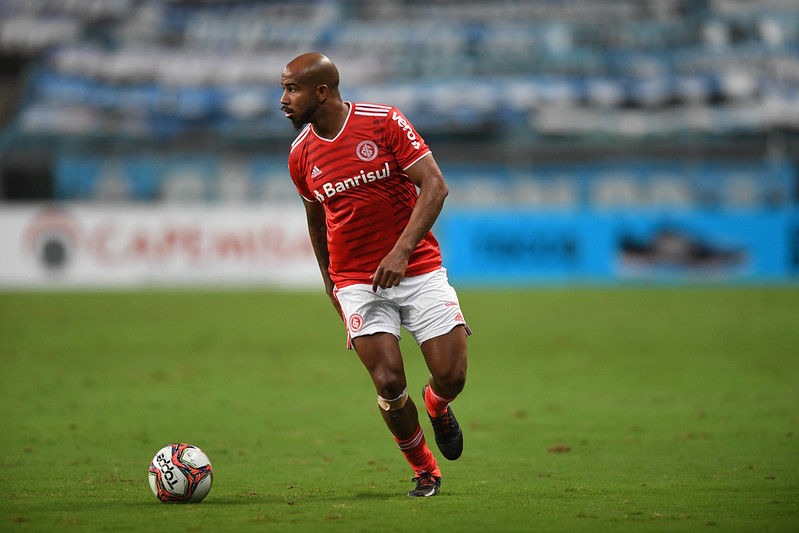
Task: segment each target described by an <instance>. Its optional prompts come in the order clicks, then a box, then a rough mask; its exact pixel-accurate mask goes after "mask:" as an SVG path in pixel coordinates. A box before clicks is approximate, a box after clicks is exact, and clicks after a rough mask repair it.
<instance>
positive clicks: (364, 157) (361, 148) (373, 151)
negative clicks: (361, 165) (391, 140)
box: [355, 141, 377, 161]
mask: <svg viewBox="0 0 799 533" xmlns="http://www.w3.org/2000/svg"><path fill="white" fill-rule="evenodd" d="M355 154H356V155H357V156H358V158H359V159H360V160H361V161H371V160H373V159H374V158H375V157H377V145H376V144H375V143H374V142H372V141H361V142H360V143H359V144H358V148H356V149H355Z"/></svg>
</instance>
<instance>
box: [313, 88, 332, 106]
mask: <svg viewBox="0 0 799 533" xmlns="http://www.w3.org/2000/svg"><path fill="white" fill-rule="evenodd" d="M328 94H330V88H329V87H328V86H327V85H325V84H324V83H323V84H322V85H317V86H316V99H317V100H318V101H319V103H320V104H321V103H324V101H325V100H327V95H328Z"/></svg>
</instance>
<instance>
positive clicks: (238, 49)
mask: <svg viewBox="0 0 799 533" xmlns="http://www.w3.org/2000/svg"><path fill="white" fill-rule="evenodd" d="M308 50H319V51H323V52H325V53H326V54H328V55H329V56H331V57H332V58H334V60H335V61H336V63H337V64H338V65H339V68H340V70H341V71H342V74H343V76H344V79H345V82H346V86H347V87H346V97H347V98H348V99H351V100H354V101H381V102H391V103H393V104H395V105H397V106H399V107H401V108H402V109H403V110H404V111H405V113H406V115H408V117H409V118H410V119H411V120H412V121H413V122H414V124H415V125H416V126H417V128H419V129H420V130H422V131H424V132H425V133H426V135H427V136H428V137H429V138H435V139H436V142H437V145H440V146H441V151H442V153H444V154H454V153H456V152H457V150H461V149H462V148H459V147H458V146H459V143H460V146H461V147H463V146H466V147H467V150H466V151H467V152H471V153H475V150H471V148H473V147H475V146H476V147H479V150H477V152H479V153H480V157H481V158H482V159H486V158H489V159H491V158H494V159H496V160H497V162H504V161H505V160H507V159H508V158H511V159H513V158H516V159H517V160H519V161H521V162H522V163H525V162H528V161H529V159H528V158H532V157H533V156H530V155H529V154H530V153H531V149H530V147H531V146H534V147H535V150H537V152H535V154H536V155H535V157H540V156H541V154H542V153H543V152H546V154H547V155H548V157H552V158H555V159H558V158H561V159H569V160H570V159H573V158H574V157H575V149H576V150H578V152H577V153H582V154H591V153H594V152H598V153H608V152H609V151H611V152H613V153H619V151H621V153H623V154H624V153H626V154H630V153H641V150H642V147H646V148H645V149H646V150H652V149H653V148H652V147H661V148H664V147H665V148H668V147H671V146H677V147H679V149H681V150H685V149H686V146H687V147H688V149H690V150H696V149H697V147H702V146H711V147H716V148H717V147H720V149H721V150H722V151H725V150H726V151H729V152H733V153H735V152H737V151H739V149H740V146H741V143H745V144H746V146H747V147H750V148H751V147H754V148H753V150H754V153H755V154H757V155H758V156H763V155H769V154H772V155H773V153H774V152H775V151H777V152H779V153H780V154H781V155H783V156H784V155H786V154H787V156H788V157H792V155H791V154H793V153H795V146H796V141H797V135H796V133H797V131H798V130H799V8H797V6H796V5H795V2H791V1H788V0H758V1H743V0H703V1H687V0H601V1H592V0H563V1H558V2H552V1H548V0H529V1H522V0H496V1H488V0H469V1H465V2H464V1H459V0H433V1H431V0H424V1H423V0H403V1H397V2H387V1H379V2H369V1H366V0H295V1H290V2H289V1H269V2H255V1H199V0H195V1H179V0H173V1H168V0H161V1H155V0H147V1H144V0H5V1H4V2H3V3H1V4H0V59H2V63H3V64H4V65H5V66H4V68H3V77H4V80H3V83H2V96H3V100H4V101H7V102H15V104H13V105H6V106H5V107H3V108H2V109H0V112H2V113H3V116H2V117H1V118H2V120H3V130H4V131H3V141H2V143H3V144H2V150H3V153H4V154H6V155H5V157H3V162H2V166H1V167H0V172H3V173H4V174H7V173H8V172H11V173H12V174H13V173H14V172H15V170H14V169H15V168H17V167H18V165H21V164H23V163H22V162H24V161H25V160H29V159H31V158H34V159H37V160H40V159H41V158H40V157H39V154H41V153H43V152H44V153H47V154H49V156H50V157H52V154H56V157H57V156H58V154H60V153H63V152H64V151H67V152H70V153H72V152H75V151H78V152H79V151H87V150H88V151H91V150H95V149H102V150H106V151H108V150H109V149H110V150H112V151H116V152H119V153H125V152H126V151H129V150H131V149H132V147H135V149H136V150H141V149H142V147H151V148H152V149H153V150H164V149H167V150H173V149H174V150H177V151H180V150H184V151H185V150H198V149H199V150H201V151H202V150H207V149H209V147H212V148H213V149H215V150H221V151H226V150H250V151H258V152H259V153H269V152H273V153H276V154H277V153H282V150H283V148H284V147H285V142H286V140H287V139H290V137H291V136H292V134H293V132H292V131H291V129H290V128H287V127H286V126H287V123H286V121H285V119H284V118H283V116H282V115H281V113H279V109H278V105H277V102H278V101H279V98H280V92H281V90H280V87H279V75H280V72H281V70H282V67H283V65H284V64H285V62H286V61H287V59H289V58H291V57H294V56H295V55H297V54H298V53H301V52H304V51H308ZM452 140H456V141H458V142H452V143H450V141H452ZM564 143H568V148H564ZM165 147H166V148H165ZM12 148H14V150H12ZM716 148H714V149H716ZM26 150H27V151H28V152H26ZM625 151H626V152H625ZM9 152H13V153H11V155H9ZM26 153H27V154H28V155H26ZM31 154H33V155H31ZM45 159H46V158H45Z"/></svg>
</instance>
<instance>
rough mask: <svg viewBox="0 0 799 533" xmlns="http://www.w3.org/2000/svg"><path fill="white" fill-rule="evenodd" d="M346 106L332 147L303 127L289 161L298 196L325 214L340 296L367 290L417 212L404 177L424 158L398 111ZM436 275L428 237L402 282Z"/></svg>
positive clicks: (437, 263)
mask: <svg viewBox="0 0 799 533" xmlns="http://www.w3.org/2000/svg"><path fill="white" fill-rule="evenodd" d="M347 104H348V105H349V108H350V110H349V114H348V115H347V119H346V120H345V121H344V126H343V127H342V128H341V131H340V132H339V133H338V135H336V137H335V138H334V139H323V138H321V137H319V136H318V135H316V133H315V132H314V131H313V128H312V127H311V125H310V124H308V125H306V126H305V128H303V130H302V131H301V132H300V134H299V135H298V136H297V138H296V139H295V140H294V142H293V143H292V144H291V153H290V154H289V172H290V173H291V179H292V180H293V181H294V184H295V185H296V186H297V190H298V191H299V193H300V195H301V196H302V197H303V198H305V200H307V201H309V202H312V201H318V202H321V203H322V205H323V206H324V208H325V220H326V223H327V248H328V251H329V253H330V268H329V271H330V277H331V279H332V280H333V283H335V284H336V286H338V287H339V288H340V287H345V286H347V285H352V284H354V283H367V284H371V283H372V280H371V279H369V277H370V276H371V275H372V274H374V272H375V270H377V266H378V265H379V264H380V261H382V260H383V258H384V257H385V256H386V254H387V253H388V252H389V251H391V249H392V248H393V247H394V244H395V243H396V242H397V239H398V238H399V236H400V234H401V233H402V231H403V230H404V229H405V226H406V225H407V224H408V220H409V219H410V216H411V211H412V210H413V206H414V205H415V204H416V199H417V197H418V195H417V192H416V186H415V185H414V184H413V182H411V180H410V179H409V178H408V175H407V174H405V170H407V169H408V168H409V167H410V166H411V165H413V164H414V163H416V162H417V161H419V160H420V159H421V158H423V157H425V156H426V155H427V154H429V153H430V149H429V148H428V147H427V144H425V142H424V140H423V139H422V138H421V137H420V136H419V134H418V133H416V131H415V130H414V129H413V126H411V124H410V122H408V120H407V119H406V118H405V117H404V116H403V115H402V113H401V112H400V111H399V110H398V109H397V108H395V107H391V106H385V105H377V104H352V103H349V102H347ZM440 267H441V252H440V250H439V246H438V242H437V241H436V239H435V237H433V234H432V233H430V232H428V233H427V235H425V237H424V238H423V239H422V240H421V241H420V242H419V245H418V246H417V247H416V249H415V250H414V251H413V253H411V257H410V259H409V261H408V270H407V271H406V272H405V275H406V276H417V275H420V274H425V273H427V272H432V271H433V270H436V269H438V268H440Z"/></svg>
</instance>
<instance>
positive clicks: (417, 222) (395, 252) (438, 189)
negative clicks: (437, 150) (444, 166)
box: [372, 153, 449, 291]
mask: <svg viewBox="0 0 799 533" xmlns="http://www.w3.org/2000/svg"><path fill="white" fill-rule="evenodd" d="M405 173H406V174H407V175H408V178H410V180H411V181H412V182H413V183H414V184H415V185H416V186H417V187H418V188H419V198H418V199H417V200H416V205H415V206H414V208H413V211H412V212H411V217H410V219H409V220H408V225H407V226H405V229H404V230H403V231H402V233H401V234H400V236H399V239H397V242H396V243H395V244H394V247H393V248H392V249H391V251H390V252H389V253H388V254H387V255H386V256H385V257H384V258H383V260H382V261H381V262H380V265H378V267H377V270H375V273H374V274H372V291H376V290H377V288H378V287H381V288H383V289H385V288H388V287H395V286H397V285H399V284H400V281H402V278H403V277H404V276H405V271H406V270H407V269H408V260H409V259H410V257H411V253H412V252H413V250H414V249H416V246H417V245H418V244H419V242H420V241H421V240H422V239H423V238H424V236H425V235H427V232H428V231H430V230H431V229H432V227H433V224H434V223H435V221H436V219H437V218H438V215H439V213H441V208H442V207H443V206H444V199H445V198H446V197H447V194H448V193H449V189H448V187H447V184H446V182H445V181H444V175H443V174H442V173H441V169H439V168H438V163H436V160H435V159H434V158H433V154H432V153H428V154H427V155H426V156H424V157H422V158H421V159H419V160H418V161H416V162H415V163H414V164H413V165H411V166H410V167H408V168H407V169H406V170H405Z"/></svg>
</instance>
